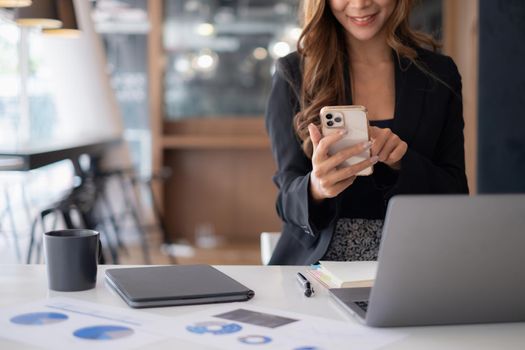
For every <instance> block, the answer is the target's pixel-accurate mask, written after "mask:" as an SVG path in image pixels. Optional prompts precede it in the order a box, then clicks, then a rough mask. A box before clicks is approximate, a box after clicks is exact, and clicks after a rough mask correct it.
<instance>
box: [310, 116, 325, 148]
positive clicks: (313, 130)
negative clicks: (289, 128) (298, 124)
mask: <svg viewBox="0 0 525 350" xmlns="http://www.w3.org/2000/svg"><path fill="white" fill-rule="evenodd" d="M308 133H309V134H310V139H311V140H312V145H313V147H314V150H315V149H316V148H317V145H318V144H319V141H321V139H322V138H323V136H322V135H321V133H320V132H319V129H318V128H317V126H315V125H314V124H313V123H310V124H309V125H308Z"/></svg>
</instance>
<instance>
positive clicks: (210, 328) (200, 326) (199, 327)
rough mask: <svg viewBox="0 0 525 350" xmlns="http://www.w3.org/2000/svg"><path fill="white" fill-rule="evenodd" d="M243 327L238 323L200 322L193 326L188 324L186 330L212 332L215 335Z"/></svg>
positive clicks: (232, 331)
mask: <svg viewBox="0 0 525 350" xmlns="http://www.w3.org/2000/svg"><path fill="white" fill-rule="evenodd" d="M241 329H242V327H241V326H240V325H238V324H236V323H227V322H216V321H211V322H199V323H196V324H194V325H192V326H187V327H186V330H188V331H189V332H192V333H196V334H205V333H211V334H213V335H222V334H230V333H235V332H238V331H240V330H241Z"/></svg>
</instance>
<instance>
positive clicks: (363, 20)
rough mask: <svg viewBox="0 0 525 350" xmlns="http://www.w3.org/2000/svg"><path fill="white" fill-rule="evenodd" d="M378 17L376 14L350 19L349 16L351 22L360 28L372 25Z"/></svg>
mask: <svg viewBox="0 0 525 350" xmlns="http://www.w3.org/2000/svg"><path fill="white" fill-rule="evenodd" d="M376 17H377V13H374V14H372V15H368V16H361V17H350V16H349V17H348V18H349V19H350V21H352V22H353V23H355V24H357V25H359V26H366V25H369V24H370V23H372V22H373V21H374V20H375V18H376Z"/></svg>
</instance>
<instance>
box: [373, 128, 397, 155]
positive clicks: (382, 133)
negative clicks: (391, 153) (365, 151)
mask: <svg viewBox="0 0 525 350" xmlns="http://www.w3.org/2000/svg"><path fill="white" fill-rule="evenodd" d="M391 133H392V132H391V131H390V129H379V128H378V130H377V132H375V133H374V137H373V138H372V140H373V142H374V144H373V145H372V149H371V153H372V155H373V156H377V155H378V154H379V152H381V150H382V149H383V146H384V145H385V142H386V141H387V139H388V137H389V135H390V134H391Z"/></svg>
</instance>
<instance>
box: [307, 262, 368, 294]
mask: <svg viewBox="0 0 525 350" xmlns="http://www.w3.org/2000/svg"><path fill="white" fill-rule="evenodd" d="M319 263H320V264H319V265H315V266H313V267H312V269H310V270H309V271H308V272H309V273H310V274H311V275H312V276H313V277H314V278H315V279H317V280H318V281H319V282H320V283H321V284H323V285H324V286H325V287H327V288H355V287H371V286H372V285H373V284H374V279H375V276H376V271H377V262H376V261H320V262H319Z"/></svg>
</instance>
